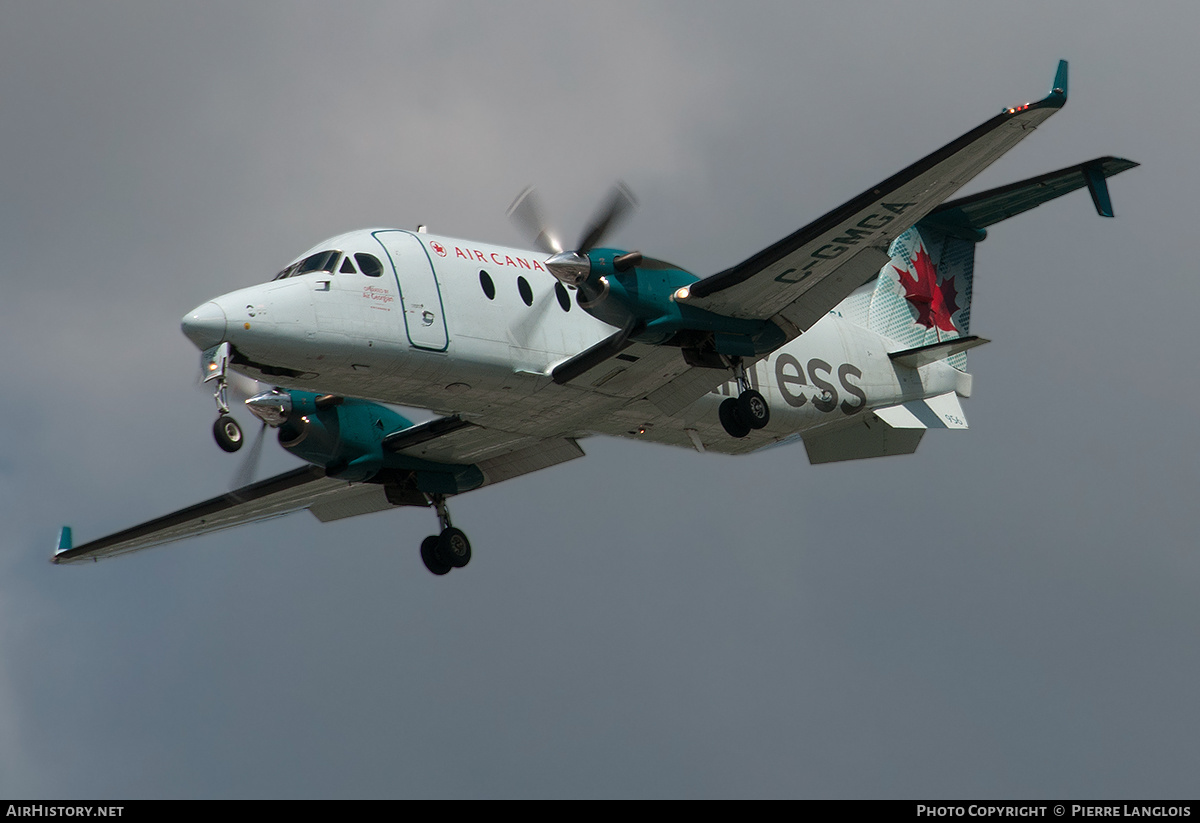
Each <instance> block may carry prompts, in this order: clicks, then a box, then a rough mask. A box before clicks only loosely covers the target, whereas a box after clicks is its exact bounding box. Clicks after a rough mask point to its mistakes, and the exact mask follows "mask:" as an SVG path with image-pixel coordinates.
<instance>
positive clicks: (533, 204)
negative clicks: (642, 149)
mask: <svg viewBox="0 0 1200 823" xmlns="http://www.w3.org/2000/svg"><path fill="white" fill-rule="evenodd" d="M636 207H637V199H636V198H634V196H633V193H632V192H631V191H629V189H628V188H627V187H626V186H625V184H623V183H618V184H617V185H616V186H614V187H613V190H612V193H611V194H610V195H609V197H608V200H607V202H606V203H604V204H603V205H602V206H601V208H600V209H599V210H598V211H597V212H596V214H595V215H594V216H593V217H592V219H591V221H590V222H589V223H588V226H587V228H586V229H585V230H584V232H583V234H582V235H581V236H580V238H579V243H578V244H577V245H576V247H575V248H574V249H572V250H569V251H564V250H563V246H562V243H561V242H559V240H558V237H557V236H556V235H555V234H554V232H553V231H552V230H551V229H550V228H549V226H548V225H547V223H546V221H545V219H544V218H543V216H542V208H541V203H540V200H539V198H538V196H537V191H536V190H535V189H534V188H533V186H529V187H528V188H526V189H525V190H524V191H523V192H521V193H520V194H519V195H517V199H516V200H514V201H513V203H512V205H511V206H509V207H508V217H509V219H511V220H512V221H513V222H514V223H515V224H517V226H518V227H519V228H520V229H521V230H522V231H523V232H524V233H525V234H526V235H527V236H529V237H530V238H532V240H533V243H534V245H535V246H537V247H538V248H539V249H541V250H542V251H544V252H546V253H547V254H549V255H550V259H549V260H547V261H546V263H545V265H546V268H547V270H549V272H550V273H551V274H553V275H554V276H555V277H556V278H558V279H559V280H560V281H561V282H562V283H563V284H564V285H567V286H572V287H574V288H577V289H579V290H580V291H581V292H583V296H584V298H585V300H595V299H596V298H597V297H599V296H601V295H602V294H603V291H602V289H600V288H598V287H597V286H596V284H593V283H589V282H588V281H589V277H590V275H591V273H592V261H591V260H590V259H589V258H588V252H589V251H591V250H592V249H593V248H595V247H596V246H598V245H599V244H600V241H601V240H603V239H604V236H605V235H606V234H608V233H609V232H610V231H612V230H613V229H614V228H615V227H616V226H617V225H618V224H619V223H620V222H622V221H623V220H624V219H625V218H626V217H628V216H629V214H630V213H631V212H632V211H633V210H634V209H635V208H636ZM634 255H636V259H635V258H634V257H633V256H634ZM640 259H641V255H640V254H638V253H637V252H631V253H630V254H627V255H621V256H620V257H618V258H617V259H616V260H614V261H613V263H614V265H615V266H616V268H617V270H618V271H621V270H623V269H622V266H621V265H619V264H618V261H621V262H622V263H626V264H627V265H625V266H624V268H628V267H629V266H634V265H637V263H638V262H639V261H640Z"/></svg>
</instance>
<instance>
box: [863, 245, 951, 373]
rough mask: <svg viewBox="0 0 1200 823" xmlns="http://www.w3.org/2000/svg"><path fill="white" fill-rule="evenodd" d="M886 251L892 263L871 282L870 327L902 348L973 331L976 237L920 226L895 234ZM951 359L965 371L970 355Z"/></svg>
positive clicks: (931, 342) (937, 341)
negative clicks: (972, 301)
mask: <svg viewBox="0 0 1200 823" xmlns="http://www.w3.org/2000/svg"><path fill="white" fill-rule="evenodd" d="M888 252H889V254H890V255H891V258H892V259H891V261H890V262H889V263H888V264H887V265H886V266H884V267H883V269H882V270H881V271H880V273H879V277H878V278H876V280H875V281H874V283H873V284H871V285H872V286H873V288H871V289H870V300H869V304H868V305H867V306H866V318H865V319H866V323H865V325H866V326H867V328H869V329H870V330H871V331H873V332H877V333H878V334H881V335H883V336H885V337H888V338H891V339H892V340H895V341H896V343H897V344H898V348H901V349H915V348H918V347H920V346H928V345H931V344H936V343H943V342H945V341H947V340H954V339H955V338H959V337H963V336H965V335H967V334H969V333H970V330H971V292H972V289H973V285H974V278H975V241H974V240H971V239H967V238H965V237H961V236H955V235H952V234H949V233H946V232H943V231H939V230H937V229H935V228H932V227H929V226H924V225H920V226H915V227H913V228H911V229H909V230H908V231H906V232H905V233H904V234H902V235H900V236H899V237H898V238H896V240H895V241H894V242H893V243H892V245H891V248H890V249H889V250H888ZM864 296H865V295H864ZM860 299H861V298H860ZM947 362H948V363H950V365H952V366H954V367H955V368H958V369H960V370H963V371H965V370H966V363H967V355H966V353H965V352H962V353H960V354H955V355H952V356H951V357H949V358H948V359H947Z"/></svg>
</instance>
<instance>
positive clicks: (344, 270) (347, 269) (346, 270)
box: [338, 254, 358, 274]
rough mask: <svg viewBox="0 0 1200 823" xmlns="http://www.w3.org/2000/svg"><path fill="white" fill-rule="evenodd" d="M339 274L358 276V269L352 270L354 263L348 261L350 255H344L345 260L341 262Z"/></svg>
mask: <svg viewBox="0 0 1200 823" xmlns="http://www.w3.org/2000/svg"><path fill="white" fill-rule="evenodd" d="M338 273H339V274H358V269H356V268H354V261H353V260H351V259H350V255H348V254H347V255H346V259H345V260H343V261H342V267H341V268H340V269H338Z"/></svg>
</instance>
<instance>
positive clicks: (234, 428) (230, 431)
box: [213, 414, 246, 452]
mask: <svg viewBox="0 0 1200 823" xmlns="http://www.w3.org/2000/svg"><path fill="white" fill-rule="evenodd" d="M213 437H215V438H216V440H217V445H218V446H220V447H221V448H222V449H224V450H225V451H227V452H235V451H237V450H238V449H240V448H241V447H242V443H243V442H245V440H246V438H245V437H244V436H243V435H242V427H241V426H239V425H238V422H237V421H236V420H234V419H233V418H232V417H230V416H229V415H227V414H223V415H221V416H220V417H218V418H217V422H216V423H213Z"/></svg>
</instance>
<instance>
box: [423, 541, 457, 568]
mask: <svg viewBox="0 0 1200 823" xmlns="http://www.w3.org/2000/svg"><path fill="white" fill-rule="evenodd" d="M437 547H438V538H437V535H436V534H431V535H429V537H426V538H425V539H424V540H422V541H421V560H423V561H425V568H427V569H429V571H431V572H433V573H434V574H436V575H437V576H438V577H441V576H442V575H443V574H446V573H447V572H449V571H450V569H451V566H450V564H449V563H443V562H442V559H441V558H440V557H438V551H437Z"/></svg>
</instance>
